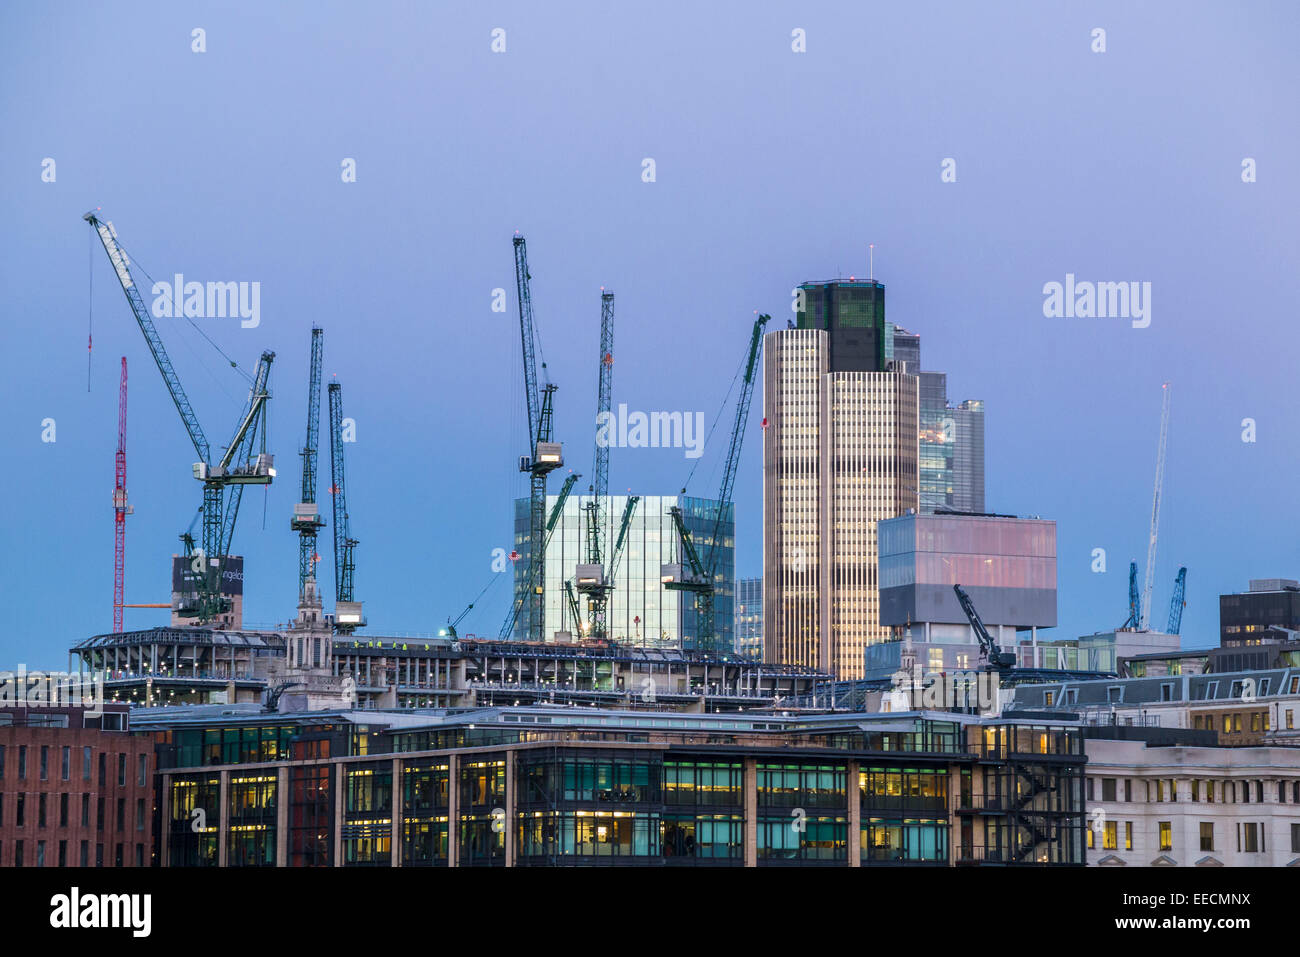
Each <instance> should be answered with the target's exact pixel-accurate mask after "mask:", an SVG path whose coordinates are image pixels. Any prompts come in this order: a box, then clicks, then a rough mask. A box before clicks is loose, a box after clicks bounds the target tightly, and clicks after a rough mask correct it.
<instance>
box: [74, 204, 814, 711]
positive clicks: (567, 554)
mask: <svg viewBox="0 0 1300 957" xmlns="http://www.w3.org/2000/svg"><path fill="white" fill-rule="evenodd" d="M83 218H84V220H85V221H86V223H87V224H89V226H90V227H91V229H92V230H93V235H94V237H95V238H97V239H98V241H99V244H100V245H102V247H103V250H104V252H105V253H106V255H107V257H108V260H109V263H110V264H111V266H112V268H113V272H114V275H115V277H116V280H117V282H118V284H119V285H120V287H121V289H122V291H123V293H124V295H125V297H126V300H127V303H128V306H129V308H130V311H131V313H132V316H133V318H134V319H135V321H136V324H137V326H138V327H139V329H140V332H141V333H142V335H143V337H144V340H145V343H146V345H147V347H148V350H149V353H150V355H151V357H152V360H153V364H154V365H155V367H156V369H157V371H158V373H159V374H160V375H161V377H162V380H163V384H164V386H165V387H166V389H167V393H168V395H169V397H170V399H171V401H172V404H173V405H174V406H175V409H176V412H177V413H178V415H179V416H180V419H181V423H182V425H183V427H184V429H185V432H186V434H187V436H188V438H189V441H190V443H191V445H192V447H193V450H194V453H195V457H196V461H193V462H192V463H191V464H190V465H189V468H188V470H187V471H188V472H189V473H190V475H191V476H192V477H193V479H195V480H197V481H198V482H199V483H201V487H202V500H201V505H200V506H199V508H198V509H197V510H196V512H195V515H194V519H193V521H192V522H191V523H190V526H189V528H187V529H186V530H185V531H184V532H182V533H180V536H179V541H180V549H179V551H178V552H177V553H176V554H174V555H173V556H172V562H171V564H172V567H171V587H170V596H171V600H170V602H166V603H161V602H156V603H145V604H128V603H126V602H125V599H124V596H125V577H126V575H125V567H126V560H125V556H126V525H127V519H128V517H129V516H130V515H131V514H132V513H133V511H134V507H133V506H132V505H131V504H130V503H129V501H128V494H127V482H126V462H127V454H126V448H127V383H128V379H127V359H126V357H125V356H123V357H122V360H121V378H120V383H119V394H118V442H117V450H116V458H115V484H114V492H113V513H114V591H113V609H112V610H113V617H112V622H113V628H112V630H111V631H110V632H106V633H104V634H98V635H94V636H92V637H90V638H88V639H86V640H84V641H81V642H79V643H77V644H76V645H75V646H74V647H73V648H71V649H70V656H71V659H72V660H71V667H72V669H73V670H77V671H80V672H82V673H88V672H93V673H97V672H103V673H105V674H106V681H107V688H108V693H109V695H110V696H111V697H112V698H113V699H114V700H118V701H123V702H129V703H132V704H136V705H141V706H157V705H173V704H221V703H228V704H236V703H249V702H262V703H264V704H265V705H266V706H268V707H271V708H285V707H296V708H308V709H315V708H326V707H346V706H357V707H362V708H422V707H465V706H477V705H484V704H487V705H491V704H522V703H536V702H555V703H558V704H584V705H597V704H601V705H605V706H609V705H611V704H613V705H622V706H625V707H645V708H663V707H670V708H682V709H688V710H696V711H720V710H751V709H754V708H764V707H774V706H776V705H779V704H780V703H782V702H786V703H790V702H793V701H795V700H797V699H800V698H803V697H804V696H806V695H808V694H809V693H810V692H811V691H812V689H813V688H814V686H815V685H817V684H818V683H819V682H824V681H825V680H826V679H827V677H828V676H827V675H824V674H819V673H818V672H816V671H815V670H814V669H810V668H803V667H796V666H776V665H763V664H761V663H758V662H755V661H750V660H741V659H738V658H737V657H736V656H735V655H734V654H733V653H732V634H731V631H732V629H731V615H732V606H731V602H732V598H733V593H734V579H735V570H734V567H735V562H734V535H735V514H734V506H733V504H732V491H733V489H734V486H735V481H736V474H737V469H738V465H739V461H740V452H741V448H742V444H743V441H744V436H745V429H746V425H747V423H748V418H749V409H750V404H751V399H752V396H753V390H754V385H755V380H756V373H757V369H758V362H759V352H760V348H761V342H762V333H763V329H764V326H765V324H766V323H767V322H768V320H769V318H770V317H769V316H767V315H756V317H755V319H754V321H753V324H752V327H751V329H750V331H749V336H748V341H747V342H746V343H745V351H744V353H743V360H742V363H741V366H740V369H739V371H738V372H737V375H736V379H735V381H734V382H733V388H732V391H737V395H736V397H735V399H734V411H733V413H732V415H731V416H730V417H729V419H730V422H731V431H730V440H729V443H728V445H727V447H726V453H725V457H724V459H723V464H722V469H721V471H722V478H721V482H720V487H719V488H718V490H717V493H716V495H713V496H712V497H709V498H702V497H699V496H694V495H688V494H687V490H686V488H685V487H684V488H683V489H682V490H681V494H679V495H672V496H663V495H637V494H628V495H625V496H611V495H610V491H609V460H610V448H611V445H613V444H615V443H613V442H611V441H609V440H608V438H607V437H603V436H602V434H601V432H600V431H599V430H598V431H597V434H596V439H595V441H594V442H593V443H592V444H591V445H589V446H586V447H584V449H583V451H584V454H585V453H586V452H587V451H588V449H590V454H591V455H592V466H591V468H592V471H591V474H592V478H591V481H590V482H589V484H587V485H586V486H585V489H581V488H580V487H579V483H580V480H581V478H582V475H581V474H580V473H578V472H576V471H574V470H573V469H572V468H570V469H569V470H568V473H567V474H566V476H565V478H564V480H563V482H562V483H561V485H560V487H559V488H558V490H550V489H548V484H549V482H550V481H551V473H553V472H556V471H557V470H560V469H562V468H564V466H565V448H566V447H565V445H564V444H563V443H562V442H561V441H560V437H559V436H557V435H556V434H555V428H554V410H555V394H556V392H557V391H558V386H557V385H556V383H554V382H552V381H550V380H549V378H548V377H547V372H546V364H545V362H542V363H540V373H541V374H540V375H539V363H538V358H537V357H538V352H539V345H538V343H539V335H538V329H537V326H536V323H535V320H534V316H533V301H532V293H531V288H530V286H531V278H532V277H531V274H530V271H529V265H528V247H527V243H526V241H525V239H524V237H523V236H522V235H519V234H517V233H516V234H515V235H514V237H513V238H512V249H513V255H514V271H515V282H516V297H517V305H518V316H519V346H520V356H521V358H522V369H523V382H522V385H523V391H524V396H525V406H526V407H525V410H524V412H525V414H526V423H527V430H528V436H529V442H528V446H527V447H526V448H525V449H523V450H521V452H522V454H520V455H519V456H518V470H519V472H520V473H521V474H523V475H524V476H526V478H527V481H528V488H529V495H528V497H527V498H526V499H520V500H518V501H515V502H514V503H512V504H513V515H514V530H515V537H514V547H513V549H512V551H511V553H510V555H509V561H510V566H509V568H508V569H503V570H502V571H500V572H495V571H494V575H493V578H492V579H491V580H489V582H488V583H487V585H485V586H484V588H483V589H482V590H481V591H480V592H479V593H478V594H477V595H475V596H474V598H473V600H472V601H469V602H468V603H467V605H466V606H465V607H464V609H463V610H461V611H459V613H455V614H449V615H448V616H447V620H446V624H445V626H444V627H442V628H440V629H439V630H438V633H437V634H430V635H427V636H421V637H420V638H418V639H411V638H409V637H391V636H384V635H377V634H371V633H368V632H367V631H366V630H365V629H366V624H367V622H366V614H365V611H364V607H363V603H362V601H361V598H360V593H359V591H358V589H357V566H358V545H359V540H358V538H357V537H355V530H354V529H353V527H352V523H351V520H350V515H349V510H348V493H349V487H348V481H347V467H346V464H347V463H346V458H347V456H346V452H345V450H346V444H347V441H348V438H347V435H346V433H347V429H348V428H349V423H350V420H347V419H346V418H345V417H344V415H343V386H342V384H341V383H340V382H339V381H337V380H332V381H330V382H329V383H328V386H327V387H326V388H325V392H326V396H327V418H326V423H325V425H326V429H327V435H328V442H329V450H328V464H329V469H328V474H327V475H322V474H321V473H322V471H323V469H324V463H323V462H322V461H321V456H322V451H323V450H322V447H321V435H320V432H321V407H320V406H321V402H320V399H321V391H322V367H323V356H324V346H325V330H324V329H322V328H321V327H319V326H313V328H312V329H311V338H310V343H309V344H307V345H308V347H309V350H310V353H309V354H310V365H309V370H310V371H309V376H308V382H307V402H306V415H305V419H306V427H305V430H304V432H303V433H301V434H302V443H301V445H300V447H299V449H298V454H299V458H300V460H301V484H300V494H299V495H298V498H297V502H296V503H295V504H294V506H293V511H292V515H291V516H290V520H289V531H290V532H291V533H292V534H294V535H295V536H296V537H297V544H298V549H297V567H296V572H297V581H296V586H297V587H296V604H297V610H296V615H295V616H294V617H293V618H292V619H290V620H289V621H287V622H285V623H284V624H283V625H280V626H277V627H274V628H246V627H245V625H244V607H243V596H244V575H245V558H244V556H243V555H241V554H238V553H237V549H236V539H235V527H236V523H237V520H238V518H239V511H240V503H241V499H242V496H243V492H244V489H245V487H246V486H250V485H251V486H261V487H263V488H265V487H267V486H269V485H271V483H272V482H273V481H274V480H275V479H276V477H277V470H276V467H275V455H274V453H273V452H272V451H271V450H270V448H269V447H268V438H267V413H268V405H269V402H270V400H271V396H272V391H271V387H270V377H271V369H272V365H273V363H274V360H275V352H273V351H269V350H267V351H263V352H262V353H261V354H260V357H259V360H258V362H257V364H256V367H255V369H254V370H253V372H252V373H251V374H248V373H243V374H244V377H245V378H246V379H247V380H248V385H249V390H248V398H247V401H246V403H245V406H244V409H243V411H242V412H241V414H240V416H239V418H238V421H237V422H236V424H235V428H234V432H233V437H232V439H231V440H230V441H229V443H228V444H226V445H225V446H224V451H221V452H219V453H218V452H217V451H215V450H216V449H218V448H220V447H218V446H214V445H213V444H211V443H210V442H209V440H208V438H207V433H206V432H205V430H204V428H203V427H202V425H201V424H200V421H199V418H198V416H197V414H196V413H195V411H194V408H193V406H192V405H191V403H190V400H189V398H188V396H187V394H186V391H185V388H184V386H183V384H182V382H181V379H180V376H179V375H178V374H177V372H176V370H175V367H174V366H173V364H172V361H171V358H170V357H169V355H168V352H167V349H166V346H165V345H164V342H163V338H162V336H161V335H160V334H159V331H158V329H157V327H156V326H155V324H154V315H167V316H171V315H175V316H182V315H185V314H186V313H184V312H183V310H182V308H181V305H180V303H179V302H177V303H174V304H172V306H170V307H164V308H163V310H162V311H161V312H159V311H158V310H155V311H154V313H153V315H151V312H150V309H149V307H148V306H146V304H145V301H144V298H143V297H142V295H141V291H140V289H141V287H140V285H139V281H138V279H137V273H139V274H140V275H141V276H143V277H144V279H147V280H149V281H150V282H151V283H152V277H150V276H149V275H148V274H147V273H145V272H144V271H143V269H142V267H140V266H138V265H136V266H135V267H134V269H133V264H132V260H131V258H130V257H129V256H128V254H127V252H126V249H125V248H124V246H123V245H122V244H121V243H120V242H119V239H118V234H117V229H116V227H115V226H114V225H113V223H112V222H109V221H107V220H105V219H102V218H101V217H100V214H99V211H98V210H94V211H91V212H88V213H86V214H85V216H84V217H83ZM177 280H178V288H177V289H176V290H175V295H176V296H177V297H178V298H179V297H180V295H181V293H182V289H181V288H179V285H180V283H179V280H180V277H179V276H178V277H177ZM210 285H212V284H210ZM157 288H158V287H157V285H156V284H155V285H154V291H155V292H156V291H157ZM185 292H186V295H188V294H189V290H188V287H186V288H185ZM209 295H211V290H209ZM614 302H615V299H614V293H613V292H612V291H611V290H609V289H606V288H603V287H602V289H601V291H600V302H599V305H600V312H599V316H600V322H599V334H598V341H597V345H598V350H597V351H596V360H597V361H596V367H597V376H596V378H597V383H596V385H597V389H596V393H597V394H596V422H598V423H600V422H605V421H608V420H609V419H610V417H611V415H612V414H613V413H612V396H613V370H614V319H615V309H614ZM205 338H206V336H205ZM593 338H597V337H595V336H593ZM209 341H210V340H209ZM218 351H220V350H218ZM222 355H223V357H225V358H226V359H227V360H229V361H230V365H231V366H233V367H235V368H236V369H237V370H238V369H239V366H238V365H237V363H236V362H235V361H234V360H232V359H230V357H228V356H225V354H224V353H222ZM138 377H139V373H137V382H138ZM731 401H732V400H731V392H729V393H728V395H727V398H726V399H724V410H723V411H725V409H726V407H727V406H729V404H730V402H731ZM723 411H720V412H719V416H718V420H719V421H720V420H721V419H722V418H723ZM716 424H717V422H715V425H716ZM569 449H570V450H572V449H573V446H572V445H570V446H569ZM570 454H571V455H572V454H573V453H572V451H570ZM176 470H177V471H179V466H177V467H176ZM693 474H694V472H693V471H692V475H693ZM689 481H690V479H689V478H688V479H687V484H689ZM502 507H503V510H504V508H506V507H509V506H507V505H506V503H503V504H502ZM200 521H201V525H200ZM557 532H558V533H559V536H558V538H557V537H556V535H557ZM322 535H326V536H328V540H329V544H330V546H331V547H330V548H329V553H330V554H329V558H330V561H329V562H326V561H324V560H323V557H322V554H321V551H322V548H323V546H324V543H323V542H322V541H321V537H322ZM651 543H653V544H651ZM629 553H631V554H633V555H634V556H635V567H632V565H633V564H634V563H633V561H625V557H626V556H627V555H628V554H629ZM326 567H332V569H333V581H332V583H330V582H328V581H327V578H328V576H327V575H326V574H323V569H324V568H326ZM261 573H262V574H268V573H269V574H275V573H274V572H273V571H272V572H266V571H263V572H261ZM507 576H508V577H510V578H511V579H512V584H513V587H512V594H511V596H510V600H509V607H508V612H507V614H506V616H505V620H504V621H503V623H502V625H501V627H500V630H499V632H498V633H497V634H495V635H492V636H479V635H474V634H469V633H467V634H462V633H461V631H460V630H459V629H461V628H463V623H464V620H465V618H466V616H467V615H468V614H469V613H470V612H471V611H473V610H474V609H475V607H476V606H480V608H481V606H482V600H483V596H484V594H485V593H487V592H488V591H489V590H490V589H491V588H492V587H493V586H494V585H495V584H496V581H497V580H499V579H500V578H503V577H507ZM331 584H332V586H333V595H332V596H330V595H328V594H327V593H328V591H329V590H330V588H329V586H330V585H331ZM331 597H332V599H333V600H332V602H331V601H330V598H331ZM126 608H151V609H158V610H159V611H162V610H166V611H167V612H168V613H169V615H170V620H169V621H168V623H167V624H166V625H159V626H155V627H151V628H146V629H141V630H130V631H128V630H125V629H124V627H123V618H124V609H126Z"/></svg>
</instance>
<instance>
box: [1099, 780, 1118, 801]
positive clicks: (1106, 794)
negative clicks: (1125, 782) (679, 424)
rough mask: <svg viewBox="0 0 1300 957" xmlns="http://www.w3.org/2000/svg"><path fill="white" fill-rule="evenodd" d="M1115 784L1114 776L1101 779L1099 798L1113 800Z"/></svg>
mask: <svg viewBox="0 0 1300 957" xmlns="http://www.w3.org/2000/svg"><path fill="white" fill-rule="evenodd" d="M1115 785H1116V781H1115V779H1114V778H1102V779H1101V799H1102V800H1103V801H1113V800H1115V790H1116V788H1115Z"/></svg>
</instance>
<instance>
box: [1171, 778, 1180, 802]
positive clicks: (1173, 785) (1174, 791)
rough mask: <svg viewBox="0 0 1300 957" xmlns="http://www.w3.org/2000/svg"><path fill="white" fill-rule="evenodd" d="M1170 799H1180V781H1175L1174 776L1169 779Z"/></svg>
mask: <svg viewBox="0 0 1300 957" xmlns="http://www.w3.org/2000/svg"><path fill="white" fill-rule="evenodd" d="M1169 800H1171V801H1177V800H1178V782H1177V781H1175V780H1174V779H1173V778H1170V779H1169Z"/></svg>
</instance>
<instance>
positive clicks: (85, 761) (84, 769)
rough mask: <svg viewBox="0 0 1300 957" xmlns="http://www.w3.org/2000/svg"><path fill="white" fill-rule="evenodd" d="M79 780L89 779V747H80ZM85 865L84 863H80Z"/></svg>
mask: <svg viewBox="0 0 1300 957" xmlns="http://www.w3.org/2000/svg"><path fill="white" fill-rule="evenodd" d="M81 780H83V781H89V780H90V748H82V749H81ZM81 866H82V867H85V866H86V865H85V864H82V865H81Z"/></svg>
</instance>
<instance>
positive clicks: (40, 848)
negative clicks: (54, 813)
mask: <svg viewBox="0 0 1300 957" xmlns="http://www.w3.org/2000/svg"><path fill="white" fill-rule="evenodd" d="M41 796H42V797H44V795H41ZM36 866H37V867H44V866H45V842H44V841H37V842H36Z"/></svg>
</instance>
